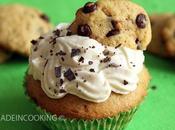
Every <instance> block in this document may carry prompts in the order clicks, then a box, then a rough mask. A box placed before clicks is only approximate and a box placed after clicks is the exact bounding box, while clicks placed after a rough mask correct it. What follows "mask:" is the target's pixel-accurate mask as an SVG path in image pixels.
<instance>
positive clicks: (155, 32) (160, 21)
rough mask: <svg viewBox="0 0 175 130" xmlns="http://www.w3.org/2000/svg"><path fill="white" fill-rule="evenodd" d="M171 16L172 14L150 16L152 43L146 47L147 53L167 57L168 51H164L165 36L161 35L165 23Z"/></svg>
mask: <svg viewBox="0 0 175 130" xmlns="http://www.w3.org/2000/svg"><path fill="white" fill-rule="evenodd" d="M172 16H173V15H172V14H168V13H167V14H152V15H151V16H150V20H151V26H152V41H151V43H150V44H149V46H148V51H149V52H151V53H153V54H156V55H159V56H163V57H168V56H169V51H168V50H167V49H166V46H167V45H166V41H165V38H164V37H165V35H166V33H165V32H164V33H165V35H164V34H163V30H164V28H165V27H166V26H167V25H166V24H165V23H166V22H167V20H169V19H170V18H171V17H172Z"/></svg>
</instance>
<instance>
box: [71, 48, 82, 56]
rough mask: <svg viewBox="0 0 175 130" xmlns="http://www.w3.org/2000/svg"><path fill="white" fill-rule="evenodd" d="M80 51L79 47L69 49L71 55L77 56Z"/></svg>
mask: <svg viewBox="0 0 175 130" xmlns="http://www.w3.org/2000/svg"><path fill="white" fill-rule="evenodd" d="M80 53H81V50H80V49H72V51H71V57H74V56H77V55H79V54H80Z"/></svg>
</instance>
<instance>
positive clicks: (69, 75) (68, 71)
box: [64, 68, 75, 81]
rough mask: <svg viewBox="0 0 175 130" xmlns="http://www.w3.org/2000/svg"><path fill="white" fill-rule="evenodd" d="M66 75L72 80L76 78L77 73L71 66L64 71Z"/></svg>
mask: <svg viewBox="0 0 175 130" xmlns="http://www.w3.org/2000/svg"><path fill="white" fill-rule="evenodd" d="M64 77H65V78H66V79H67V80H69V81H72V80H74V79H75V75H74V73H73V72H72V70H71V69H70V68H69V69H68V70H67V71H66V72H65V73H64Z"/></svg>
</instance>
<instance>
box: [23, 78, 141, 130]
mask: <svg viewBox="0 0 175 130" xmlns="http://www.w3.org/2000/svg"><path fill="white" fill-rule="evenodd" d="M24 90H25V95H26V97H27V99H28V100H29V101H30V103H31V104H32V105H33V106H34V107H35V108H36V111H37V112H38V114H39V115H43V116H47V117H50V116H53V114H51V113H49V112H47V111H46V110H45V109H42V108H41V107H39V106H38V105H37V104H35V102H34V101H33V100H32V99H31V98H30V97H29V96H28V94H27V92H26V80H24ZM137 108H138V107H134V108H133V109H131V110H129V111H127V112H121V113H119V114H118V115H117V116H114V117H108V118H103V119H94V120H83V119H69V118H65V117H64V116H60V117H56V120H55V119H54V120H47V121H43V122H42V123H43V124H44V125H45V126H46V127H48V128H49V129H50V130H124V129H125V127H126V126H127V125H128V123H129V122H130V121H131V119H132V117H133V115H134V113H135V112H136V111H137Z"/></svg>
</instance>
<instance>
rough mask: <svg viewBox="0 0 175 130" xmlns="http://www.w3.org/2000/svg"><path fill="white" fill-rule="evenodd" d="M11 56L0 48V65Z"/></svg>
mask: <svg viewBox="0 0 175 130" xmlns="http://www.w3.org/2000/svg"><path fill="white" fill-rule="evenodd" d="M10 56H11V54H10V53H7V52H6V51H4V50H3V49H2V48H0V64H1V63H4V62H5V61H6V60H7V59H9V58H10Z"/></svg>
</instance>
